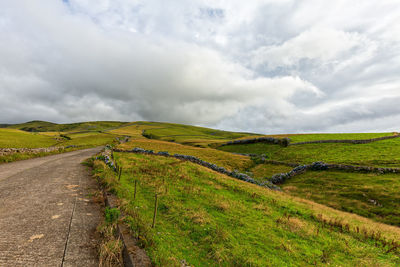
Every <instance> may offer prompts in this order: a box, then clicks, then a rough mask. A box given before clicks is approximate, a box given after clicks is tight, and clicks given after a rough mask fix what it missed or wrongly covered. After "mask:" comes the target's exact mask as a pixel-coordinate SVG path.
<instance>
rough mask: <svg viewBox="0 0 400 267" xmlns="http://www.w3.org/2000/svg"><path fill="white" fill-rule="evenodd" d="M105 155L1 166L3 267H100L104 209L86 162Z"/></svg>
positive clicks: (91, 152) (87, 152)
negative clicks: (99, 227) (99, 229)
mask: <svg viewBox="0 0 400 267" xmlns="http://www.w3.org/2000/svg"><path fill="white" fill-rule="evenodd" d="M99 151H100V148H93V149H86V150H79V151H73V152H69V153H64V154H58V155H53V156H48V157H43V158H35V159H31V160H24V161H18V162H13V163H7V164H1V165H0V266H98V257H97V250H96V244H97V242H98V238H97V237H96V234H95V230H96V227H97V225H98V223H99V221H100V218H101V207H100V204H98V203H95V202H93V201H92V198H91V195H90V194H91V193H94V192H96V190H97V183H96V181H95V180H94V179H93V178H91V177H90V175H89V171H88V168H87V167H86V166H83V165H82V164H81V162H82V161H83V160H84V159H86V158H89V157H90V156H92V155H94V154H95V153H97V152H99Z"/></svg>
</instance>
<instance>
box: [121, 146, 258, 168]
mask: <svg viewBox="0 0 400 267" xmlns="http://www.w3.org/2000/svg"><path fill="white" fill-rule="evenodd" d="M134 147H140V148H144V149H151V150H154V151H155V152H159V151H168V152H169V153H170V154H184V155H190V156H195V157H198V158H200V159H202V160H205V161H208V162H211V163H214V164H217V165H218V166H220V167H224V168H226V169H228V170H231V171H233V170H240V171H245V170H248V169H249V168H251V167H252V166H253V164H254V163H253V161H252V160H251V159H250V158H249V157H247V156H242V155H235V154H231V153H227V152H223V151H219V150H216V149H212V148H200V147H193V146H185V145H181V144H176V143H170V142H166V141H159V140H148V139H139V140H132V141H130V142H127V143H124V144H120V145H118V148H121V149H124V150H130V149H132V148H134Z"/></svg>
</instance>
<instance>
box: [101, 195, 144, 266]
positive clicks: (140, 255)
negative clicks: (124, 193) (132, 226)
mask: <svg viewBox="0 0 400 267" xmlns="http://www.w3.org/2000/svg"><path fill="white" fill-rule="evenodd" d="M103 197H104V202H105V205H106V207H109V208H116V207H117V205H116V202H117V197H116V196H114V195H112V194H110V193H108V192H106V191H105V190H103ZM117 231H118V236H119V237H120V239H121V241H122V243H123V246H124V248H123V250H122V259H123V262H124V266H125V267H150V266H152V264H151V260H150V258H149V256H147V254H146V252H145V251H144V250H143V249H141V248H140V247H138V246H137V245H136V244H137V241H136V239H135V238H133V237H132V235H131V233H130V230H129V228H128V227H127V226H126V225H124V224H120V223H119V224H117Z"/></svg>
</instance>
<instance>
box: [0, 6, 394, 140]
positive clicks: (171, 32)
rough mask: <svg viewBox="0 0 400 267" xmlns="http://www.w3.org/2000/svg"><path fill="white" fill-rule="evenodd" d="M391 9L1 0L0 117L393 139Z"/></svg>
mask: <svg viewBox="0 0 400 267" xmlns="http://www.w3.org/2000/svg"><path fill="white" fill-rule="evenodd" d="M398 14H400V5H398V3H397V1H388V0H384V1H374V0H371V1H361V0H360V1H331V2H329V3H328V2H326V1H317V0H309V1H294V0H293V1H291V0H284V1H282V0H279V1H278V0H276V1H274V0H265V1H262V0H260V1H246V2H243V1H238V0H230V1H222V0H221V1H208V0H202V1H201V0H193V1H178V0H175V1H161V0H146V1H144V0H136V1H128V0H114V1H108V0H102V1H88V0H68V1H67V0H64V1H62V0H60V1H54V0H42V1H28V0H15V1H1V0H0V122H2V123H15V122H23V121H27V120H33V119H42V120H50V121H54V122H70V121H85V120H125V121H134V120H152V121H172V122H178V123H189V124H195V125H203V126H209V127H217V128H221V129H227V130H240V131H255V132H261V133H283V132H329V131H330V132H337V131H344V132H346V131H347V132H354V131H392V130H398V129H397V124H398V121H399V119H400V108H399V106H400V105H398V103H399V100H400V75H399V74H400V16H398Z"/></svg>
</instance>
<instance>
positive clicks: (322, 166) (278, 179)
mask: <svg viewBox="0 0 400 267" xmlns="http://www.w3.org/2000/svg"><path fill="white" fill-rule="evenodd" d="M310 170H311V171H325V170H336V171H345V172H363V173H379V174H385V173H400V168H380V167H371V166H353V165H344V164H327V163H324V162H322V161H317V162H313V163H311V164H308V165H299V166H297V167H295V168H294V169H293V170H291V171H289V172H287V173H278V174H274V175H273V176H272V177H270V178H268V177H266V178H264V179H269V180H271V182H272V183H273V184H282V183H284V182H285V181H286V180H287V179H290V178H292V177H293V176H296V175H299V174H302V173H304V172H306V171H310Z"/></svg>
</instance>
